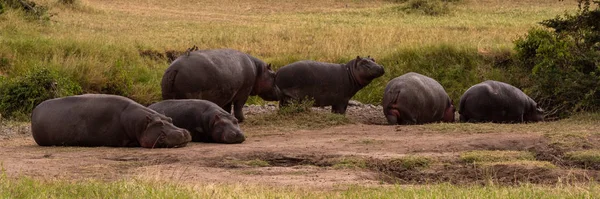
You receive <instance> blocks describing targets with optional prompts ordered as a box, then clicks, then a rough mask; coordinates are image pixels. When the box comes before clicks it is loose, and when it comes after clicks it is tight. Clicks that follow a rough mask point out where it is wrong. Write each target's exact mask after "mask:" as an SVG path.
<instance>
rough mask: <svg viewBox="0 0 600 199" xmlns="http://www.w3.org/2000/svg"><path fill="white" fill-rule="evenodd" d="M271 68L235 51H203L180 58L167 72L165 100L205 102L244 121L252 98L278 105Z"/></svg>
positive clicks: (163, 83) (273, 73)
mask: <svg viewBox="0 0 600 199" xmlns="http://www.w3.org/2000/svg"><path fill="white" fill-rule="evenodd" d="M274 80H275V72H273V71H272V70H271V65H267V64H265V63H264V62H263V61H261V60H259V59H257V58H255V57H253V56H250V55H248V54H246V53H242V52H239V51H237V50H232V49H217V50H199V51H192V52H188V53H186V54H184V55H182V56H180V57H179V58H177V59H176V60H175V61H173V63H171V65H170V66H169V68H167V70H166V71H165V74H164V76H163V78H162V82H161V88H162V97H163V99H204V100H208V101H211V102H213V103H215V104H217V105H218V106H220V107H222V108H223V109H224V110H225V111H227V112H229V113H231V106H232V105H233V109H234V114H235V117H236V118H237V119H238V121H240V122H242V121H244V114H243V112H242V108H243V107H244V104H245V103H246V100H248V97H249V96H254V95H258V96H260V97H261V98H263V99H265V100H268V101H276V100H277V95H278V94H277V93H278V91H277V90H276V87H275V86H274Z"/></svg>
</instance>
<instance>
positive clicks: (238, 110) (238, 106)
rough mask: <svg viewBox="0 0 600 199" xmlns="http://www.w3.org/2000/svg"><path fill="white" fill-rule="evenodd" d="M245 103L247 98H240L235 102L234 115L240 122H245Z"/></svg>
mask: <svg viewBox="0 0 600 199" xmlns="http://www.w3.org/2000/svg"><path fill="white" fill-rule="evenodd" d="M245 103H246V100H238V101H235V102H233V115H234V116H235V118H236V119H237V120H238V122H240V123H241V122H244V112H243V110H242V109H243V108H244V104H245ZM230 110H231V109H230Z"/></svg>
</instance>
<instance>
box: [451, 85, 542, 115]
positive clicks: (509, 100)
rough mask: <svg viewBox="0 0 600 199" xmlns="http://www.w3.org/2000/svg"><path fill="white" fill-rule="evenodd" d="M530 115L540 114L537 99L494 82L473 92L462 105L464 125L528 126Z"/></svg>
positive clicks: (466, 96) (476, 87)
mask: <svg viewBox="0 0 600 199" xmlns="http://www.w3.org/2000/svg"><path fill="white" fill-rule="evenodd" d="M528 113H537V104H536V103H535V101H534V100H533V99H531V98H530V97H529V96H527V95H526V94H525V93H523V91H521V90H520V89H518V88H516V87H514V86H512V85H510V84H507V83H504V82H499V81H493V80H488V81H484V82H482V83H479V84H476V85H474V86H472V87H471V88H469V89H468V90H467V91H465V93H464V94H463V96H462V97H461V100H460V105H459V114H460V115H461V121H463V122H467V121H472V122H499V123H505V122H524V121H526V120H527V119H526V118H525V116H526V115H527V114H528Z"/></svg>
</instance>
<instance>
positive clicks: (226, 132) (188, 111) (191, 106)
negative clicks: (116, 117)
mask: <svg viewBox="0 0 600 199" xmlns="http://www.w3.org/2000/svg"><path fill="white" fill-rule="evenodd" d="M148 108H150V109H152V110H155V111H156V112H158V113H161V114H165V115H166V116H167V117H171V118H173V124H174V125H175V126H178V127H181V128H184V129H187V130H188V131H189V132H190V133H191V134H192V141H193V142H217V143H227V144H234V143H242V142H244V140H245V139H246V138H245V137H244V134H243V133H242V131H241V130H240V126H239V125H238V122H237V119H235V118H234V117H233V116H231V114H229V113H227V112H226V111H225V110H223V109H222V108H221V107H219V106H217V105H216V104H215V103H212V102H210V101H207V100H198V99H182V100H164V101H161V102H158V103H155V104H152V105H150V106H148Z"/></svg>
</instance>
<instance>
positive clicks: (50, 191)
mask: <svg viewBox="0 0 600 199" xmlns="http://www.w3.org/2000/svg"><path fill="white" fill-rule="evenodd" d="M0 182H1V183H0V197H2V198H593V197H594V196H597V195H598V194H600V187H599V186H598V185H597V184H584V185H556V186H536V185H527V184H525V185H520V186H515V187H502V186H455V185H449V184H439V185H424V186H402V185H393V186H387V187H380V188H368V187H360V186H353V187H347V188H344V187H340V188H339V189H337V190H320V191H311V190H306V189H304V188H301V187H296V188H278V189H275V188H268V187H260V186H256V185H247V184H233V185H227V184H202V185H183V184H175V183H165V182H149V181H141V180H121V181H115V182H99V181H81V182H68V181H56V180H54V181H41V180H35V179H31V178H26V177H21V178H18V179H9V178H6V177H3V178H0Z"/></svg>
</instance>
